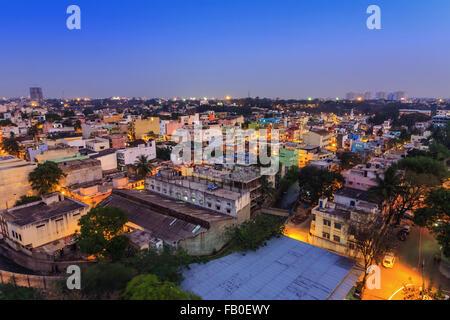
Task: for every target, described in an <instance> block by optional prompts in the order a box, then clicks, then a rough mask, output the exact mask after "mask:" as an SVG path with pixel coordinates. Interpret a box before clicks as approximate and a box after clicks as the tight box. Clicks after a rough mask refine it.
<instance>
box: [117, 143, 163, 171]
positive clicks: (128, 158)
mask: <svg viewBox="0 0 450 320" xmlns="http://www.w3.org/2000/svg"><path fill="white" fill-rule="evenodd" d="M140 156H146V157H147V159H148V160H152V159H155V158H156V143H155V141H153V140H150V141H149V142H148V143H147V145H144V144H142V145H140V146H138V147H135V148H127V149H121V150H119V151H117V165H118V166H119V168H123V167H125V166H127V165H133V164H134V163H135V162H136V160H137V159H138V158H139V157H140Z"/></svg>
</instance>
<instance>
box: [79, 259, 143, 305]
mask: <svg viewBox="0 0 450 320" xmlns="http://www.w3.org/2000/svg"><path fill="white" fill-rule="evenodd" d="M135 275H136V271H135V270H133V269H132V268H129V267H126V266H124V265H123V264H120V263H107V262H100V263H98V264H94V265H91V266H89V267H87V268H85V269H83V272H82V277H81V290H82V292H83V294H84V295H85V296H86V297H88V298H93V299H100V298H114V297H118V296H119V295H120V294H121V293H122V292H123V290H124V289H125V287H126V285H127V283H128V282H129V281H130V280H131V279H132V278H133V277H134V276H135Z"/></svg>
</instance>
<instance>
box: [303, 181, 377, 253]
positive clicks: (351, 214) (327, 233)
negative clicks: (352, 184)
mask: <svg viewBox="0 0 450 320" xmlns="http://www.w3.org/2000/svg"><path fill="white" fill-rule="evenodd" d="M311 213H312V216H313V220H312V221H311V225H310V232H309V237H308V241H309V242H310V243H311V244H313V245H315V246H318V247H321V248H324V249H327V250H331V251H334V252H337V253H340V254H343V255H347V256H351V257H356V256H357V255H358V252H357V250H356V248H355V242H354V241H353V236H352V235H351V234H350V232H349V228H350V226H351V225H352V224H353V223H356V222H358V221H361V220H362V218H363V217H364V218H367V217H370V215H377V214H381V212H380V210H379V208H378V206H377V205H376V204H374V203H372V202H370V200H369V196H368V192H367V191H362V190H356V189H351V188H344V189H342V190H340V191H338V192H336V194H335V197H334V202H330V201H328V200H327V198H321V199H320V200H319V204H318V205H317V206H316V207H315V208H313V209H312V211H311Z"/></svg>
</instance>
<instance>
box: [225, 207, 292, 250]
mask: <svg viewBox="0 0 450 320" xmlns="http://www.w3.org/2000/svg"><path fill="white" fill-rule="evenodd" d="M284 228H285V227H284V224H283V219H282V218H281V217H277V216H271V215H266V214H258V215H256V216H255V217H253V218H252V219H251V220H249V221H246V222H244V223H242V224H241V225H236V226H232V227H229V228H227V229H226V231H225V236H227V237H228V238H229V239H230V247H231V249H232V250H236V251H248V250H257V249H258V248H259V247H261V246H263V245H265V243H266V241H267V240H269V239H271V238H273V237H276V236H280V235H281V234H283V232H284Z"/></svg>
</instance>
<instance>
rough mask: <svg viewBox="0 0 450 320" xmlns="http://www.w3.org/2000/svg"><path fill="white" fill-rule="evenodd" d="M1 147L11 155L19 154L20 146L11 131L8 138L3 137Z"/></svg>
mask: <svg viewBox="0 0 450 320" xmlns="http://www.w3.org/2000/svg"><path fill="white" fill-rule="evenodd" d="M1 148H2V149H3V150H5V151H6V152H7V153H9V154H10V155H13V156H16V157H17V156H19V153H20V147H19V143H18V142H17V139H16V138H15V137H14V133H11V136H10V137H9V138H6V139H3V141H2V142H1Z"/></svg>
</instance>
